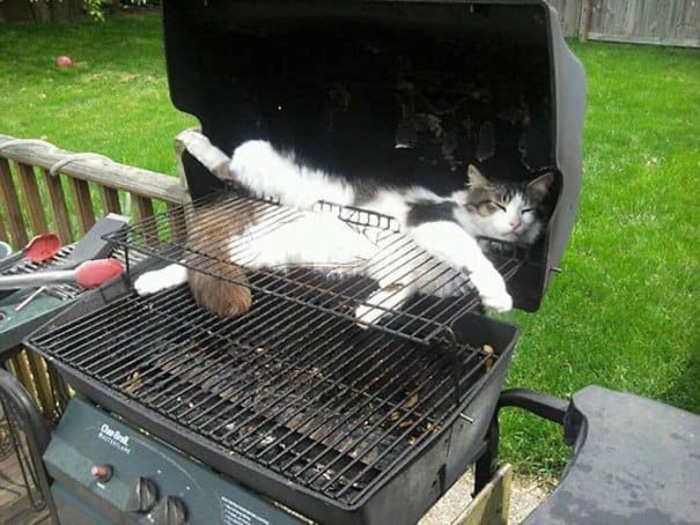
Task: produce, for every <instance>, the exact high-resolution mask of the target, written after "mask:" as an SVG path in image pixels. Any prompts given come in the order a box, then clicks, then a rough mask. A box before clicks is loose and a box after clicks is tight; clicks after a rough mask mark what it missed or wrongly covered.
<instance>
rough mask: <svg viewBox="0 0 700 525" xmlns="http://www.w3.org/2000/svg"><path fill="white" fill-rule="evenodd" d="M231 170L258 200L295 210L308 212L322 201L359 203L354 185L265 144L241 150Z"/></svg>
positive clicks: (254, 143)
mask: <svg viewBox="0 0 700 525" xmlns="http://www.w3.org/2000/svg"><path fill="white" fill-rule="evenodd" d="M229 169H230V171H231V174H232V176H233V178H234V180H236V181H237V182H238V183H239V184H241V185H242V186H243V187H245V188H246V189H248V190H249V191H250V192H252V193H253V194H254V195H255V196H257V197H273V198H276V199H279V201H280V202H281V203H282V204H286V205H287V206H293V207H295V208H302V209H307V208H310V207H311V206H313V205H314V204H315V203H316V202H318V201H320V200H323V201H328V202H332V203H335V204H340V205H343V206H349V205H352V204H353V202H354V199H355V192H354V190H353V187H352V185H351V184H350V183H348V182H347V181H346V180H344V179H343V178H341V177H337V176H333V175H330V174H328V173H326V172H324V171H322V170H317V169H313V168H310V167H308V166H303V165H300V164H299V163H297V162H296V160H295V158H294V155H293V154H292V153H288V154H280V153H278V152H277V151H276V150H275V148H273V147H272V145H271V144H270V143H269V142H267V141H264V140H250V141H247V142H244V143H243V144H241V145H240V146H238V147H237V148H236V150H235V151H234V152H233V157H232V158H231V163H230V164H229Z"/></svg>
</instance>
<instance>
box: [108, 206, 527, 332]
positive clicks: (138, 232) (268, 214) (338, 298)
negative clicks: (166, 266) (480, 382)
mask: <svg viewBox="0 0 700 525" xmlns="http://www.w3.org/2000/svg"><path fill="white" fill-rule="evenodd" d="M213 203H216V205H217V207H218V208H217V210H216V212H214V213H210V217H209V216H208V217H206V219H205V220H204V221H201V219H200V222H199V227H201V228H206V229H207V231H213V230H215V229H217V228H228V227H229V226H228V225H225V224H224V222H225V221H230V220H232V219H231V218H232V217H237V216H241V215H246V216H248V217H253V218H255V219H257V220H258V222H257V224H255V226H254V228H255V235H267V234H270V233H273V232H275V231H276V230H277V229H279V228H282V227H283V226H284V225H285V224H288V223H289V222H290V221H293V220H295V219H297V218H299V216H300V215H301V214H303V213H307V212H302V211H299V210H296V209H292V208H289V207H286V206H282V205H280V204H278V203H276V202H275V201H273V200H260V199H253V198H250V197H243V196H241V195H239V194H237V193H235V192H231V193H229V194H227V196H226V197H225V198H221V197H220V196H219V197H208V198H204V199H199V200H198V201H196V202H194V203H191V204H187V205H184V206H183V207H182V208H174V209H171V210H169V211H168V212H165V213H162V214H158V215H155V216H153V217H151V218H149V219H147V220H145V221H143V222H141V223H139V224H135V225H133V226H130V227H129V228H128V229H127V230H126V231H123V232H118V233H117V234H114V235H113V236H111V238H110V240H112V241H113V242H115V243H116V244H117V245H121V246H122V247H123V248H124V249H125V251H126V253H127V264H128V253H129V250H135V251H137V252H139V253H142V254H146V255H150V256H154V257H157V258H160V259H163V260H166V261H169V262H175V263H180V264H182V265H184V266H186V267H187V268H189V269H191V270H195V271H198V272H203V273H206V274H209V275H213V276H215V277H218V278H221V279H224V280H228V281H231V282H237V283H239V284H244V285H246V286H249V287H250V288H251V289H252V290H255V291H258V292H263V293H264V294H267V295H273V296H276V297H279V298H283V299H285V300H286V301H289V302H294V303H297V304H304V305H308V306H311V307H313V308H315V309H317V310H320V311H323V312H327V313H331V314H333V315H336V316H338V317H341V318H344V319H348V320H353V321H355V322H359V323H360V324H362V322H363V319H362V317H359V318H358V317H356V315H355V309H356V307H357V306H359V305H369V303H368V301H367V300H368V297H369V296H370V294H371V293H372V292H373V291H375V290H377V283H376V281H374V280H372V279H368V278H366V277H361V276H357V275H355V276H352V277H348V276H345V277H342V278H334V277H329V276H328V274H326V273H323V272H319V271H318V270H315V269H312V268H309V267H305V266H304V265H303V263H300V264H299V265H298V266H296V267H293V268H291V269H290V268H285V269H284V270H278V269H275V268H264V269H256V270H249V271H247V272H246V279H245V280H244V281H243V280H240V277H238V274H236V272H232V271H225V270H224V271H222V264H221V259H219V258H217V257H216V256H214V255H213V254H217V253H221V251H222V246H221V244H217V242H218V241H211V242H209V243H205V245H204V246H201V245H200V246H197V248H196V249H194V248H193V247H192V246H189V245H188V244H187V240H186V238H187V233H186V231H185V226H184V225H183V222H182V221H180V222H179V223H178V222H177V221H175V220H174V219H175V218H176V217H178V216H183V215H184V216H185V217H186V218H190V217H192V216H193V214H195V213H199V214H201V213H208V212H207V211H202V210H206V208H207V207H208V206H210V205H212V204H213ZM312 211H314V212H318V213H325V214H331V215H332V216H334V217H337V218H339V219H341V220H342V221H343V222H344V223H346V224H347V225H348V227H351V228H354V229H355V230H356V231H357V232H358V233H366V232H368V231H371V232H373V235H374V236H375V237H377V236H379V237H382V239H383V241H382V242H383V247H382V249H381V250H380V251H379V252H378V254H377V256H376V257H374V258H373V259H371V260H370V261H369V262H368V263H367V266H368V267H372V272H371V273H372V274H373V275H375V276H379V277H380V278H381V277H382V276H388V275H389V274H391V275H393V276H398V277H401V278H405V277H406V276H408V275H409V272H410V282H411V283H412V284H416V285H417V288H418V292H419V293H417V294H416V295H415V296H414V298H413V299H412V300H411V301H410V302H409V303H408V304H406V305H404V307H402V308H401V309H396V310H392V309H391V308H389V307H387V306H383V305H381V304H380V305H376V304H372V305H371V307H372V308H374V309H378V310H384V311H386V312H387V314H390V315H386V316H385V318H386V319H385V320H384V321H380V323H379V324H380V325H381V329H382V330H384V331H386V332H390V333H393V334H395V335H399V336H401V337H403V338H407V339H409V340H412V341H415V342H421V343H430V342H431V341H434V340H436V339H438V338H440V337H445V336H446V332H449V329H448V327H449V325H450V323H451V322H453V321H454V320H455V319H456V318H458V317H459V316H461V315H463V314H464V313H466V312H469V311H474V310H479V309H480V307H481V305H480V301H479V298H478V296H477V295H476V293H475V292H476V290H475V289H474V288H473V286H472V285H471V283H470V282H469V281H468V279H466V278H465V276H464V275H463V274H461V273H460V272H458V271H456V270H453V269H452V268H450V267H448V266H446V265H445V264H442V263H440V262H439V261H437V260H436V259H434V258H432V257H431V256H429V255H428V254H427V253H426V252H425V251H423V250H422V249H421V248H420V247H418V246H417V245H416V244H415V243H414V242H413V241H412V240H410V239H409V238H407V237H405V236H403V235H401V234H400V233H399V230H398V225H397V223H396V221H395V220H394V219H393V218H390V217H387V216H383V215H379V214H377V213H373V212H369V211H366V210H362V209H358V208H351V207H341V206H337V205H334V204H330V203H323V202H321V203H318V204H317V205H315V206H314V208H313V210H312ZM185 222H189V221H185ZM178 224H179V225H178ZM215 237H216V236H214V238H215ZM246 242H247V236H241V237H240V238H239V240H237V241H236V242H234V243H231V245H230V248H229V247H227V248H226V249H227V250H229V249H230V253H232V254H234V255H236V257H235V258H236V260H237V261H240V262H241V263H242V264H243V266H245V265H246V262H250V258H251V255H250V254H249V253H247V252H246V249H247V248H246ZM481 244H482V247H483V249H484V250H485V251H486V252H487V253H488V254H489V257H490V258H491V260H492V261H493V262H494V265H495V266H496V268H497V269H498V270H499V272H500V273H501V274H502V275H503V276H504V278H505V279H506V281H507V280H508V279H510V278H511V277H512V276H514V275H515V274H516V273H517V271H518V269H519V268H520V267H521V266H522V265H523V264H525V263H526V261H527V260H528V256H529V250H528V248H527V247H524V246H521V245H516V244H513V243H507V242H503V241H498V240H495V239H487V238H484V239H481ZM246 257H248V259H246ZM436 283H437V284H436ZM428 288H430V290H428ZM436 288H445V289H455V290H458V292H459V294H458V295H455V296H451V297H447V298H442V299H436V298H435V296H434V293H433V292H434V291H435V289H436ZM421 291H425V293H423V294H421V293H420V292H421ZM448 336H449V335H448Z"/></svg>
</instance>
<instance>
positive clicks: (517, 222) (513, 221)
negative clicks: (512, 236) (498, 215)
mask: <svg viewBox="0 0 700 525" xmlns="http://www.w3.org/2000/svg"><path fill="white" fill-rule="evenodd" d="M510 227H511V228H513V231H515V230H517V229H518V228H519V227H520V219H511V220H510Z"/></svg>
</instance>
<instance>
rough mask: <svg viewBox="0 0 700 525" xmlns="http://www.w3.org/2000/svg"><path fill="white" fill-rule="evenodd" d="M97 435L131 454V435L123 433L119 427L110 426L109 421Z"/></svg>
mask: <svg viewBox="0 0 700 525" xmlns="http://www.w3.org/2000/svg"><path fill="white" fill-rule="evenodd" d="M97 437H98V438H100V439H101V440H102V441H105V442H107V443H109V444H110V445H112V446H113V447H114V448H116V449H118V450H121V451H122V452H124V453H125V454H131V447H129V436H127V435H124V434H122V433H121V432H119V431H118V430H117V429H115V428H112V427H110V426H109V425H108V424H107V423H103V425H102V426H101V427H100V431H99V432H98V434H97Z"/></svg>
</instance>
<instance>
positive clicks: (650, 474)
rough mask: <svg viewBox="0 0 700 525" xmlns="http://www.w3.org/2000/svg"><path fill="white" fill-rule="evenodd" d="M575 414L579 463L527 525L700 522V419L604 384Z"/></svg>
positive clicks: (581, 396)
mask: <svg viewBox="0 0 700 525" xmlns="http://www.w3.org/2000/svg"><path fill="white" fill-rule="evenodd" d="M570 413H577V414H578V415H579V416H580V417H568V416H567V424H568V425H574V426H575V427H577V428H574V429H568V430H569V432H571V431H577V434H578V439H577V441H576V443H575V446H574V454H573V457H572V458H571V460H570V461H569V464H568V466H567V471H566V472H565V473H564V475H563V477H562V480H561V482H560V484H559V486H558V487H557V488H556V489H555V491H554V492H553V493H552V494H551V496H550V497H549V498H548V499H547V500H546V501H545V502H544V503H542V504H541V505H540V506H539V507H537V508H536V509H535V511H534V512H533V513H532V514H531V515H530V516H529V517H528V518H527V519H526V520H525V521H524V522H523V523H524V524H525V525H557V524H561V525H601V524H605V525H642V524H644V525H646V524H672V523H673V524H677V525H684V524H687V525H690V524H693V523H695V524H697V523H698V522H700V416H698V415H695V414H691V413H690V412H686V411H683V410H680V409H677V408H674V407H672V406H669V405H665V404H663V403H659V402H657V401H652V400H650V399H645V398H642V397H639V396H636V395H633V394H628V393H621V392H615V391H612V390H607V389H605V388H602V387H599V386H589V387H586V388H584V389H583V390H580V391H579V392H577V393H575V394H574V396H573V399H572V402H571V407H570Z"/></svg>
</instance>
